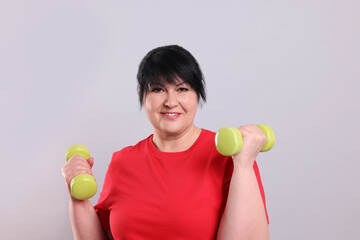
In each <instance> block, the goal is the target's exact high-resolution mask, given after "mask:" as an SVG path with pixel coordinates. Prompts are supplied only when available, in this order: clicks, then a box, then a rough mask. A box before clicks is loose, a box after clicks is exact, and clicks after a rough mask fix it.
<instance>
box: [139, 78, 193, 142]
mask: <svg viewBox="0 0 360 240" xmlns="http://www.w3.org/2000/svg"><path fill="white" fill-rule="evenodd" d="M143 106H144V109H145V112H146V115H147V116H148V118H149V120H150V122H151V124H152V125H153V127H154V131H155V132H157V133H160V134H166V135H177V134H181V133H183V132H184V131H186V130H188V129H190V128H191V127H192V126H193V122H194V118H195V114H196V110H197V107H198V96H197V93H196V92H195V90H194V89H192V88H191V87H190V85H189V84H187V83H184V81H183V80H181V79H180V81H179V82H178V83H177V84H171V83H166V84H165V85H151V86H149V90H148V92H147V93H145V96H144V100H143Z"/></svg>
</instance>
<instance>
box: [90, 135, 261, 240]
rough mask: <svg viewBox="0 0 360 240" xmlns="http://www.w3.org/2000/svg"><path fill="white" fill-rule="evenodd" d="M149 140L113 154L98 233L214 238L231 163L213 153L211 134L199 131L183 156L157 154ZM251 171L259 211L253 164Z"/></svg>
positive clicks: (124, 236) (100, 203) (139, 237)
mask: <svg viewBox="0 0 360 240" xmlns="http://www.w3.org/2000/svg"><path fill="white" fill-rule="evenodd" d="M152 137H153V135H150V136H149V137H148V138H146V139H144V140H142V141H141V142H139V143H138V144H137V145H135V146H131V147H126V148H124V149H122V150H121V151H118V152H115V153H114V154H113V158H112V160H111V162H110V165H109V169H108V171H107V173H106V177H105V182H104V186H103V190H102V192H101V194H100V198H99V201H98V204H97V205H96V206H95V210H96V211H97V213H98V215H99V217H100V220H101V222H102V225H103V228H104V229H105V230H108V229H110V228H111V232H112V235H113V237H114V238H115V239H124V240H125V239H126V240H130V239H135V240H142V239H146V240H148V239H157V240H161V239H164V240H165V239H166V240H168V239H171V240H180V239H181V240H182V239H184V240H185V239H186V240H189V239H199V240H200V239H204V240H205V239H206V240H209V239H216V234H217V230H218V226H219V223H220V218H221V215H222V212H223V210H224V208H225V204H226V199H227V194H228V190H229V184H230V179H231V175H232V169H233V165H232V164H233V163H232V159H231V158H230V157H224V156H222V155H220V154H219V153H218V152H217V150H216V148H215V141H214V139H215V133H214V132H211V131H208V130H205V129H203V130H202V132H201V134H200V136H199V138H198V139H197V140H196V142H195V143H194V144H193V145H192V146H191V147H190V148H189V149H188V150H186V151H183V152H176V153H167V152H161V151H159V150H158V149H157V148H156V147H155V146H154V144H153V142H152ZM254 171H255V174H256V177H257V180H258V183H259V188H260V192H261V195H262V198H263V201H264V206H265V196H264V191H263V187H262V184H261V179H260V174H259V170H258V167H257V164H256V162H255V164H254ZM265 211H266V206H265ZM266 215H267V213H266Z"/></svg>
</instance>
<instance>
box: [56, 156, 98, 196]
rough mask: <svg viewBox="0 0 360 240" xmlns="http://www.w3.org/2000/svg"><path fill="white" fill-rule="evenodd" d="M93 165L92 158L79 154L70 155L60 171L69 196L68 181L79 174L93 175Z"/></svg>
mask: <svg viewBox="0 0 360 240" xmlns="http://www.w3.org/2000/svg"><path fill="white" fill-rule="evenodd" d="M93 165H94V158H92V157H90V158H89V159H85V158H84V157H82V156H80V155H74V156H72V157H71V158H70V159H69V160H68V161H67V162H66V163H65V164H64V166H63V167H62V169H61V172H62V175H63V177H64V180H65V184H66V186H67V189H68V191H69V194H70V196H71V190H70V182H71V180H72V179H73V178H74V177H75V176H77V175H79V174H90V175H93V172H92V170H91V168H92V166H93Z"/></svg>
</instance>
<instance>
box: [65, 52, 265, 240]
mask: <svg viewBox="0 0 360 240" xmlns="http://www.w3.org/2000/svg"><path fill="white" fill-rule="evenodd" d="M137 78H138V93H139V100H140V104H141V106H143V107H144V109H145V112H146V114H147V117H148V118H149V120H150V122H151V124H152V126H153V128H154V133H153V134H152V135H150V136H149V137H147V138H146V139H144V140H142V141H140V142H139V143H138V144H136V145H135V146H130V147H126V148H124V149H122V150H121V151H118V152H115V153H114V154H113V158H112V160H111V163H110V165H109V169H108V171H107V174H106V178H105V182H104V186H103V190H102V192H101V194H100V198H99V202H98V204H97V205H96V206H95V207H93V206H92V205H91V202H90V201H89V200H84V201H80V200H76V199H74V198H72V197H71V195H70V219H71V224H72V229H73V233H74V238H75V239H107V237H108V238H109V239H113V238H114V239H136V240H137V239H171V240H173V239H189V240H192V239H229V240H230V239H268V238H269V231H268V221H267V213H266V207H265V199H264V193H263V189H262V184H261V180H260V175H259V170H258V168H257V164H256V162H255V158H256V156H257V154H258V153H259V151H260V149H261V148H262V146H263V145H264V144H265V142H266V137H265V136H264V135H263V133H262V132H261V130H260V129H258V128H257V127H256V126H255V125H246V126H242V127H239V130H240V132H241V133H242V135H243V141H244V144H243V148H242V151H241V152H240V153H239V154H238V155H236V156H233V157H224V156H221V155H220V154H219V153H218V152H217V151H216V148H215V144H214V137H215V133H214V132H211V131H208V130H206V129H201V128H198V127H197V126H195V125H194V118H195V115H196V110H197V108H198V105H199V102H200V101H206V94H205V90H204V80H203V75H202V72H201V70H200V67H199V65H198V63H197V61H196V60H195V58H194V57H193V56H192V55H191V54H190V53H189V52H188V51H187V50H185V49H184V48H182V47H180V46H176V45H172V46H164V47H159V48H156V49H153V50H152V51H150V52H149V53H148V54H147V55H146V56H145V57H144V59H143V60H142V62H141V64H140V66H139V72H138V75H137ZM93 162H94V159H93V158H90V159H89V160H86V159H84V158H82V157H81V156H78V155H76V156H74V157H72V158H71V159H70V160H69V161H68V162H67V163H66V164H65V165H64V167H63V170H62V171H63V175H64V178H65V182H66V185H67V186H69V183H70V181H71V179H72V178H73V177H74V176H75V175H77V174H80V173H88V174H91V166H92V165H93Z"/></svg>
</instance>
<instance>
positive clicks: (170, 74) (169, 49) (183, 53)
mask: <svg viewBox="0 0 360 240" xmlns="http://www.w3.org/2000/svg"><path fill="white" fill-rule="evenodd" d="M178 78H181V79H182V80H183V81H184V82H185V83H187V84H189V85H190V86H191V87H192V88H193V89H194V90H195V91H196V93H197V95H198V99H199V100H200V98H201V99H202V100H203V101H204V102H206V93H205V81H204V76H203V74H202V72H201V69H200V66H199V64H198V62H197V61H196V59H195V58H194V57H193V56H192V55H191V53H190V52H189V51H187V50H186V49H184V48H183V47H180V46H178V45H169V46H163V47H158V48H155V49H153V50H151V51H150V52H149V53H148V54H147V55H146V56H145V57H144V58H143V59H142V61H141V63H140V65H139V71H138V74H137V80H138V84H139V91H138V93H139V100H140V106H142V102H143V98H144V95H145V94H146V93H147V92H148V91H149V87H148V86H150V85H152V84H155V85H157V84H160V85H163V84H164V83H174V84H176V83H178V82H179V79H178Z"/></svg>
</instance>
